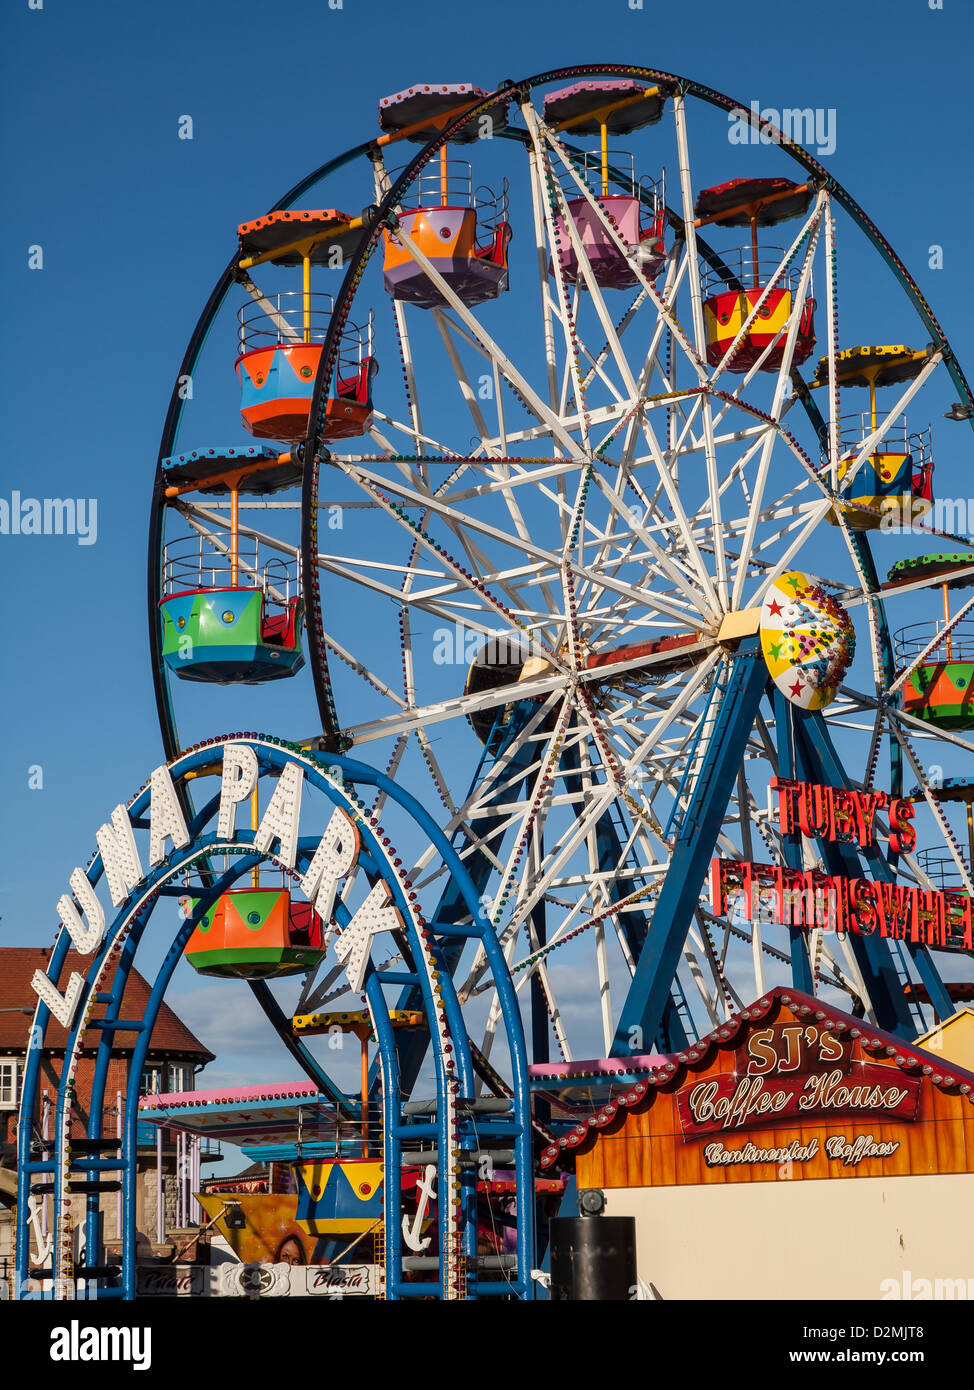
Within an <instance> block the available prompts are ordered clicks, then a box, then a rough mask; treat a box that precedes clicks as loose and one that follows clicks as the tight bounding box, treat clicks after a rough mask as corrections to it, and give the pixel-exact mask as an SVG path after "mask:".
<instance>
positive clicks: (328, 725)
mask: <svg viewBox="0 0 974 1390" xmlns="http://www.w3.org/2000/svg"><path fill="white" fill-rule="evenodd" d="M619 73H624V74H626V75H630V76H645V77H649V78H651V79H656V80H660V81H664V82H668V83H672V84H674V87H675V88H679V90H680V93H681V95H691V96H695V97H700V98H702V99H703V100H705V101H707V102H708V103H709V104H710V105H713V106H716V107H719V108H723V109H741V110H742V111H743V110H744V108H742V107H741V108H739V107H738V104H737V103H735V102H733V101H732V99H731V98H727V97H723V96H721V94H719V93H715V92H713V91H712V89H709V88H703V87H701V86H700V84H696V83H693V82H690V81H689V80H687V79H683V78H678V77H676V76H675V75H673V74H666V73H662V72H659V71H657V70H654V69H648V68H640V67H632V66H623V65H582V66H576V67H571V68H563V69H556V70H552V71H550V72H546V73H543V74H539V75H537V76H536V77H533V78H529V79H525V80H524V81H522V82H520V83H510V84H504V85H503V86H502V87H499V88H498V89H496V91H495V92H493V93H490V94H487V95H486V96H483V97H480V98H478V99H477V101H475V102H473V103H471V104H470V105H469V106H467V107H464V109H463V111H462V112H461V114H460V115H459V116H457V117H456V118H455V119H454V121H453V122H451V123H450V124H449V125H448V126H447V127H445V128H444V129H443V130H442V131H441V132H440V133H439V134H438V135H437V136H435V137H434V138H433V139H431V140H430V141H429V142H427V144H426V145H425V146H423V147H422V148H421V149H420V150H419V152H418V153H417V154H416V156H415V157H414V158H413V159H412V160H411V161H410V162H409V164H408V165H407V166H406V169H405V170H404V171H403V173H402V175H401V176H400V178H399V179H398V180H397V181H396V182H395V183H394V184H393V185H392V186H391V187H390V189H389V191H388V193H387V195H386V197H385V198H384V199H383V200H382V202H381V204H380V205H379V206H377V207H375V208H374V209H370V214H369V221H368V228H367V232H366V235H365V236H364V237H363V239H362V242H361V245H360V247H359V248H358V250H357V251H356V252H355V253H354V254H353V257H352V260H351V262H350V263H349V264H348V265H347V268H346V271H345V277H344V280H343V283H342V287H341V290H340V291H339V295H338V297H337V302H336V311H335V314H334V316H333V319H332V324H331V326H330V328H329V337H328V339H326V342H325V345H324V348H323V351H322V353H321V359H320V362H319V367H318V374H317V377H316V382H315V388H314V398H313V403H312V410H311V417H310V422H309V437H308V440H307V441H306V446H305V467H304V479H303V485H302V540H301V549H302V555H303V559H304V571H305V575H306V577H307V580H308V590H307V592H308V593H309V594H310V595H311V596H312V598H313V602H311V603H309V613H308V617H309V621H308V648H309V656H311V658H312V659H311V661H310V665H311V670H312V675H313V680H314V684H315V691H316V697H317V698H318V700H319V713H320V715H321V727H322V738H321V743H320V745H319V746H321V747H323V748H325V749H330V750H331V751H340V750H341V748H342V746H343V744H342V740H343V739H344V737H345V730H344V728H343V725H342V723H341V722H340V720H339V716H338V710H337V709H336V708H335V706H334V705H333V704H331V695H330V687H331V682H330V673H329V670H328V656H327V652H326V650H325V644H324V641H322V642H321V643H320V646H319V649H318V652H317V655H315V647H316V645H317V639H318V632H317V631H316V629H317V628H318V627H319V624H320V620H321V612H322V609H321V598H320V589H319V581H318V564H317V548H316V545H315V544H314V540H315V531H316V526H317V518H318V493H317V488H318V481H319V476H320V468H321V467H322V466H327V464H328V461H329V457H330V456H329V455H328V453H327V451H326V450H324V449H321V448H319V447H314V445H317V444H318V443H319V441H318V440H317V437H316V434H315V423H316V421H317V418H318V414H319V411H320V408H321V398H322V395H323V392H324V387H325V383H326V382H327V380H328V377H329V374H330V371H331V369H332V367H333V366H334V360H333V359H334V353H335V350H336V344H337V338H338V334H339V333H340V331H341V327H342V322H343V320H342V316H341V313H340V309H343V308H344V309H346V310H347V307H348V305H349V304H350V303H351V300H352V298H353V297H354V290H355V287H356V272H357V271H360V269H361V268H363V267H364V263H365V261H366V260H367V259H368V258H369V256H371V254H372V253H373V251H374V249H375V244H376V243H377V240H378V236H379V235H380V233H381V231H382V230H383V229H384V227H385V225H386V223H385V221H384V218H383V209H386V211H388V210H389V209H391V207H392V206H394V204H395V202H396V200H397V190H399V189H400V188H401V187H405V186H407V185H408V183H409V182H410V181H411V179H412V178H413V176H414V175H415V174H416V173H417V172H418V171H419V170H420V169H421V168H422V165H423V164H424V163H425V162H426V161H427V160H428V159H429V158H430V157H431V155H432V154H433V153H435V152H436V150H437V149H438V148H440V147H441V146H442V145H444V144H445V143H446V142H447V141H448V140H449V139H450V136H451V134H452V133H453V132H454V131H455V130H456V129H457V128H458V127H459V126H462V125H465V124H467V123H468V122H469V121H470V120H471V119H472V118H473V116H474V115H475V114H476V113H477V111H478V110H480V109H481V108H484V107H486V106H488V105H489V104H490V103H491V101H492V100H493V99H495V98H496V96H497V95H498V94H503V93H505V92H508V93H510V92H511V91H517V90H519V89H520V90H526V91H528V92H529V91H530V90H531V89H533V88H534V87H536V86H539V85H544V84H546V83H547V82H551V81H557V80H560V79H563V78H565V77H583V76H595V75H600V74H619ZM745 114H746V113H745ZM760 125H761V128H762V129H768V128H770V127H768V125H767V123H763V122H761V123H760ZM500 133H501V134H502V135H505V136H507V137H508V138H518V139H521V138H523V135H524V132H521V131H517V132H500ZM779 143H780V145H781V147H782V148H785V149H786V150H787V152H788V153H789V154H790V155H791V157H793V158H795V159H796V160H798V162H799V163H802V164H803V165H804V167H806V168H809V167H810V166H814V168H815V169H816V170H819V171H821V174H822V175H823V179H824V180H827V181H828V186H829V189H830V192H832V193H833V194H835V195H836V200H837V201H839V202H840V203H841V205H843V206H844V207H845V210H846V211H847V212H851V213H852V216H853V218H854V220H856V221H857V222H858V223H859V225H860V228H861V230H863V231H864V232H866V234H867V235H869V236H870V240H872V241H873V242H874V244H877V245H878V242H877V241H876V238H877V237H878V238H879V239H880V241H882V247H880V248H879V249H881V250H882V248H883V247H885V248H886V250H887V251H888V252H889V256H886V255H885V253H884V259H886V260H887V262H888V264H890V266H891V268H892V269H893V271H894V274H895V275H896V276H897V278H898V279H900V280H901V282H903V288H904V289H906V291H907V294H908V297H909V298H910V299H911V302H912V305H913V308H914V310H915V311H917V312H918V313H919V314H920V316H921V318H924V321H925V322H926V323H927V326H928V327H929V328H930V329H931V331H932V332H936V333H939V334H940V337H941V339H942V343H943V344H944V345H946V346H947V348H948V349H949V344H947V343H946V338H945V336H944V335H943V334H942V331H941V330H940V329H939V325H938V324H936V320H935V319H932V315H931V317H930V320H927V319H926V318H925V317H924V309H925V308H927V307H928V306H926V305H925V301H922V296H920V299H921V301H922V306H923V307H921V305H920V304H918V303H917V302H916V301H915V299H914V298H913V296H912V295H911V293H910V288H909V287H910V286H912V287H913V289H914V290H916V286H915V282H913V281H912V278H911V277H909V274H908V272H907V271H906V270H905V267H903V266H902V263H901V262H899V260H898V258H896V257H895V253H893V252H892V249H891V248H890V247H889V245H888V243H886V242H885V239H883V238H881V235H880V234H879V233H878V231H877V230H876V229H875V228H874V227H873V224H871V223H870V222H869V220H868V219H867V218H865V214H864V213H861V209H859V207H858V204H853V200H851V199H848V195H847V194H845V191H844V190H842V189H841V188H840V186H839V185H838V184H837V183H836V182H835V181H834V180H832V179H831V176H829V175H827V173H826V171H825V170H823V169H822V166H820V165H818V164H817V162H816V161H814V160H813V159H812V157H811V156H809V155H808V154H807V152H806V151H804V150H803V149H802V147H800V146H795V145H793V144H792V142H790V141H788V140H787V139H786V138H785V137H782V138H781V140H780V141H779ZM375 145H376V142H375V141H374V140H373V141H369V142H366V143H365V144H363V145H359V146H357V147H354V148H353V149H352V150H350V151H349V152H347V153H346V155H344V156H339V157H338V158H337V159H336V160H334V161H330V162H329V164H327V165H324V166H321V169H319V170H317V171H315V173H314V174H313V175H309V176H308V178H307V179H305V180H303V181H302V182H301V183H300V184H299V185H296V186H295V189H293V190H291V192H290V193H289V194H288V195H286V196H285V199H283V200H282V201H281V203H279V204H278V205H277V206H279V207H280V206H285V205H287V203H288V202H289V201H293V199H294V198H296V197H298V196H300V193H301V192H302V191H304V189H306V188H307V187H308V186H310V185H311V184H312V183H313V182H314V181H315V180H316V178H320V177H323V176H324V173H325V172H327V171H328V170H330V169H331V168H334V167H336V165H337V164H338V163H341V162H347V161H349V160H350V159H352V158H354V157H355V156H357V155H362V154H367V153H368V152H369V151H370V150H372V149H374V147H375ZM801 156H804V159H803V158H801ZM806 161H807V162H806ZM839 193H842V194H845V197H846V198H847V199H848V201H849V203H850V204H852V206H853V207H854V208H855V209H856V210H857V211H858V212H859V213H860V214H861V217H862V219H863V221H861V222H860V221H859V219H858V218H857V217H856V213H855V212H852V208H851V207H850V206H847V205H846V204H845V203H843V202H842V200H841V198H839V196H838V195H839ZM866 224H868V225H866ZM869 228H872V231H873V232H875V236H873V235H872V234H871V233H870V231H869ZM890 257H892V259H890ZM235 259H236V258H234V260H233V261H231V263H230V266H228V268H227V271H226V272H224V277H223V280H222V281H221V282H220V284H222V285H223V294H222V296H221V297H220V298H219V300H218V302H216V303H215V305H213V307H212V312H209V313H208V310H210V307H211V302H212V298H213V297H212V296H211V302H208V305H207V309H205V310H204V314H203V316H202V317H201V321H200V324H201V325H202V324H203V323H204V321H205V324H206V327H207V328H208V326H209V323H211V322H212V320H213V318H214V317H215V316H216V313H217V312H218V311H219V308H220V307H221V305H222V303H223V299H224V298H225V295H226V291H227V290H228V289H229V288H230V285H231V284H232V283H233V278H234V277H233V273H232V272H233V270H234V268H235ZM901 272H902V273H901ZM904 277H905V278H904ZM907 281H908V284H907V283H906V282H907ZM218 288H219V285H218ZM214 293H216V292H214ZM916 294H917V295H919V291H918V290H916ZM199 330H200V325H198V328H197V334H199ZM194 336H196V335H194ZM201 336H202V337H205V331H204V332H203V334H202V335H201ZM198 347H199V348H200V349H201V348H202V342H200V343H199V344H198ZM194 360H195V359H194ZM944 360H945V362H946V363H947V365H948V368H950V364H951V362H954V363H955V362H956V359H954V358H953V354H952V352H947V353H945V355H944ZM957 370H958V371H959V368H958V369H957ZM952 375H953V373H952ZM955 381H956V378H955ZM961 382H962V383H963V391H964V392H966V393H967V395H968V396H969V389H968V388H967V384H966V381H965V380H964V379H963V377H962V376H961ZM174 400H175V393H174ZM802 404H803V407H804V408H805V409H806V411H808V410H809V398H808V397H807V393H806V395H805V397H804V398H802ZM170 410H171V411H172V403H171V407H170ZM809 414H810V417H811V412H809ZM177 416H178V411H177ZM175 423H176V425H178V418H177V420H176V422H175ZM812 423H813V425H814V420H813V421H812ZM168 424H169V420H168V419H167V427H168ZM173 437H174V433H173ZM164 441H165V436H164ZM165 455H166V450H165V449H162V450H161V451H160V459H161V458H162V457H164V456H165ZM157 476H158V470H157ZM158 502H159V499H158V497H156V498H154V508H155V507H156V506H157V505H158ZM160 519H161V508H160ZM844 529H847V528H844ZM855 534H856V535H857V537H858V538H859V539H861V541H862V542H863V543H864V545H865V547H866V549H867V550H868V546H869V542H868V536H865V535H864V534H863V533H855ZM151 564H152V561H151V557H150V573H151ZM150 614H151V616H152V618H154V613H152V610H151V607H150ZM153 631H154V629H153ZM156 637H157V634H156ZM156 664H157V667H158V665H159V663H158V661H157V663H156ZM164 679H165V680H166V681H168V675H166V676H165V677H164ZM322 686H324V688H325V690H326V692H327V694H326V698H325V699H324V700H322V698H321V695H322ZM167 694H168V690H167ZM322 705H324V709H322ZM329 705H330V708H329ZM173 740H175V733H174V726H173Z"/></svg>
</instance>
